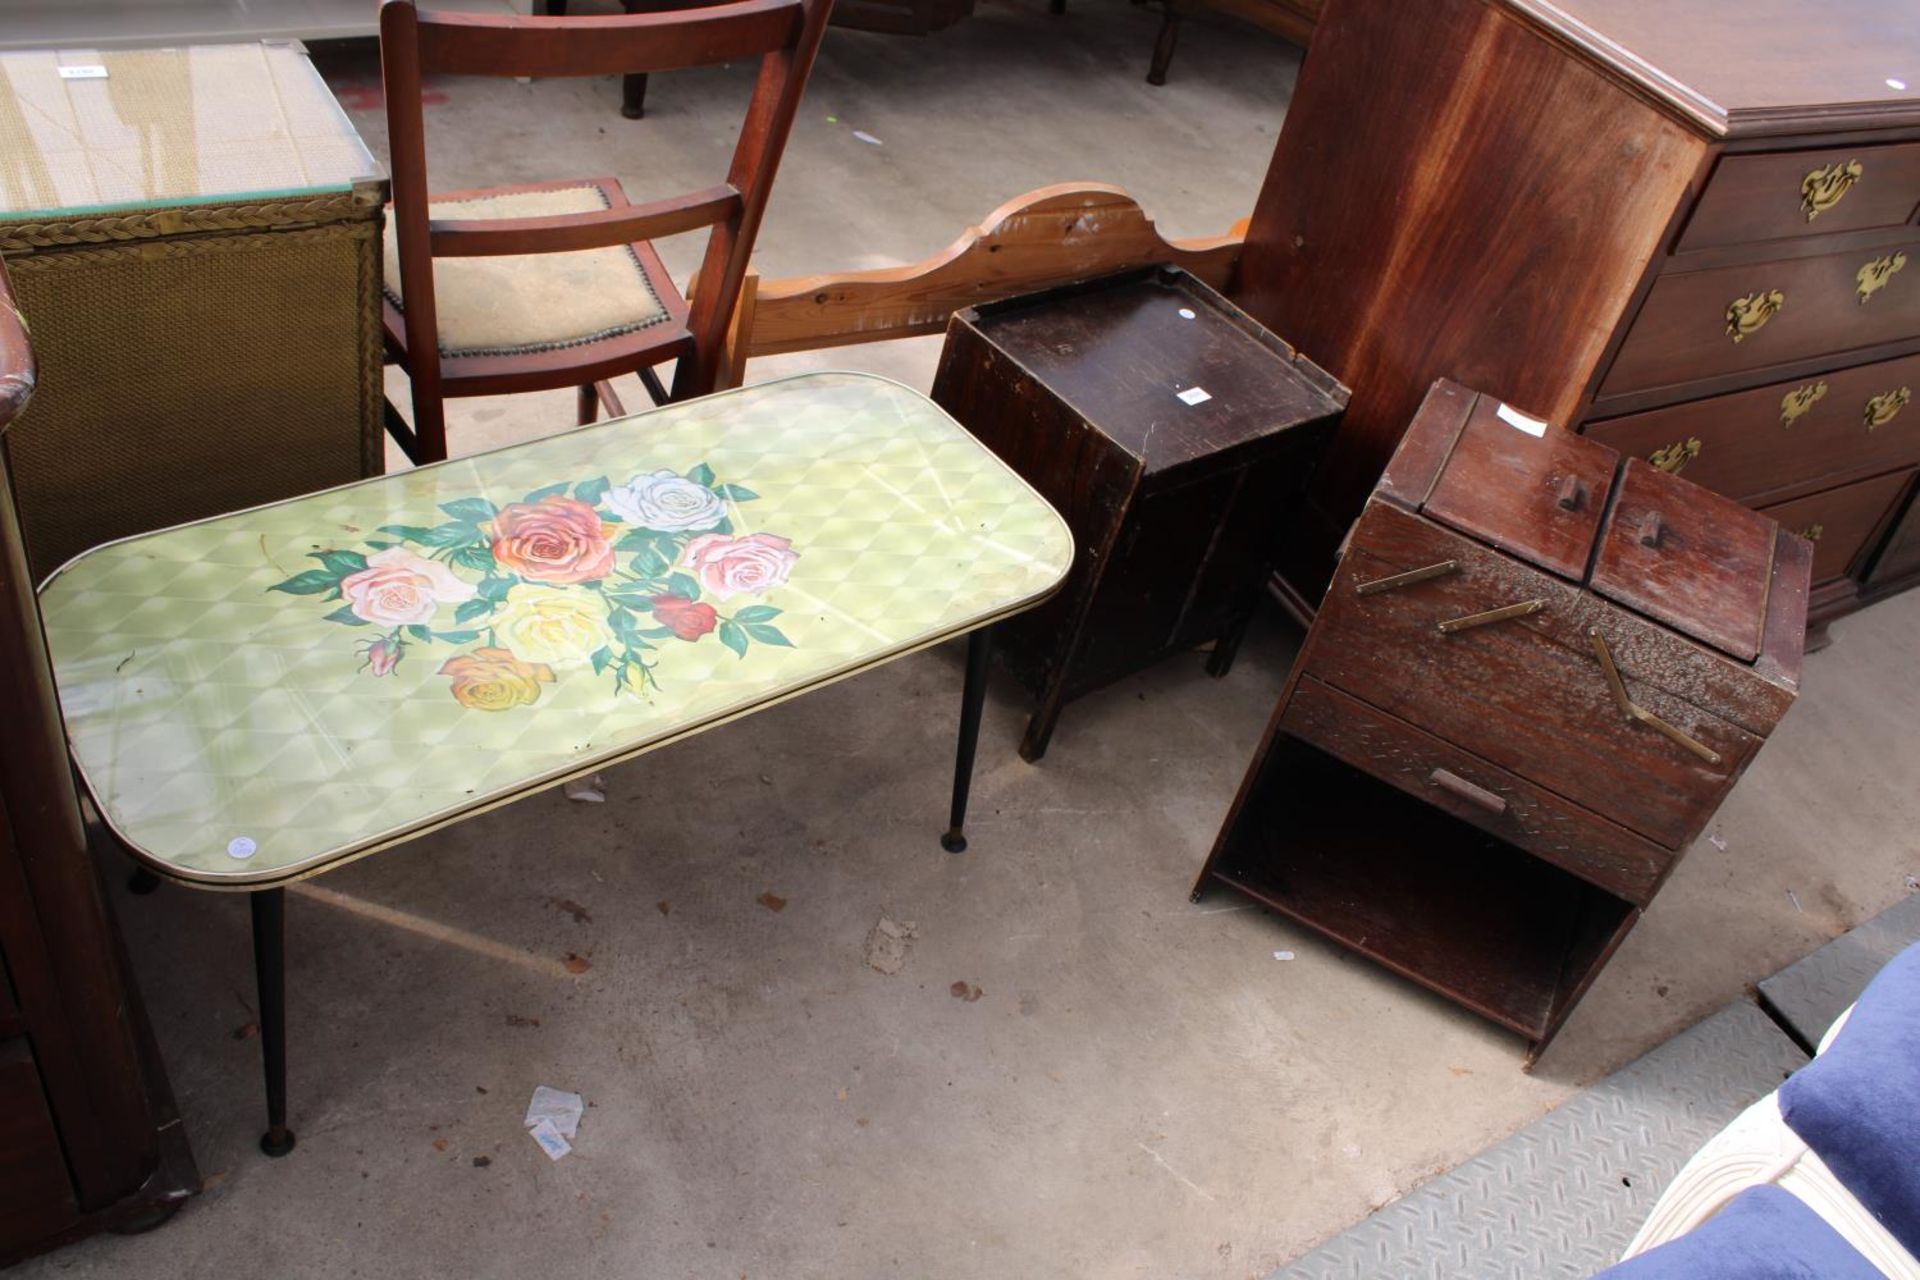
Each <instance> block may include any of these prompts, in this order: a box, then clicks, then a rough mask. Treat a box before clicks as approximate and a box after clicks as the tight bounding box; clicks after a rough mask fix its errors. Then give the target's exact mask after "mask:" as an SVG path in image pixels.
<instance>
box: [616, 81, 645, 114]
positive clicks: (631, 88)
mask: <svg viewBox="0 0 1920 1280" xmlns="http://www.w3.org/2000/svg"><path fill="white" fill-rule="evenodd" d="M620 114H621V115H623V116H625V117H626V118H627V119H629V120H639V119H642V118H643V117H645V115H646V114H647V73H646V72H644V71H632V72H628V73H627V74H626V75H625V76H623V77H622V78H621V80H620Z"/></svg>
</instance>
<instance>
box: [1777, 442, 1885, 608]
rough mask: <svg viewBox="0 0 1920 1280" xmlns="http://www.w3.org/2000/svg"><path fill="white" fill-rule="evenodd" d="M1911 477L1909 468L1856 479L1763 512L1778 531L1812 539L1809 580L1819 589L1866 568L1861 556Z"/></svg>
mask: <svg viewBox="0 0 1920 1280" xmlns="http://www.w3.org/2000/svg"><path fill="white" fill-rule="evenodd" d="M1913 474H1914V473H1913V470H1912V469H1911V468H1909V469H1908V470H1905V471H1896V472H1894V473H1892V474H1891V475H1884V476H1876V477H1874V478H1873V479H1871V480H1860V481H1857V482H1855V483H1853V484H1849V485H1842V486H1841V487H1840V488H1838V489H1828V490H1826V491H1825V492H1824V493H1816V494H1813V495H1812V496H1810V497H1806V498H1796V499H1794V500H1793V501H1792V502H1782V503H1779V504H1777V505H1775V506H1771V507H1767V508H1765V513H1766V514H1767V515H1769V516H1771V517H1773V518H1774V519H1775V520H1778V521H1779V522H1780V527H1781V528H1783V529H1787V530H1790V531H1791V532H1794V533H1797V534H1799V535H1800V536H1802V537H1812V538H1813V581H1814V585H1816V586H1818V585H1821V584H1823V583H1827V582H1831V581H1832V580H1834V579H1836V578H1844V577H1846V576H1848V574H1850V573H1852V572H1853V571H1854V570H1855V569H1856V568H1860V567H1864V566H1861V565H1860V559H1861V557H1862V556H1863V555H1864V554H1865V553H1866V551H1867V550H1868V546H1869V544H1870V543H1871V542H1872V541H1873V538H1874V535H1875V534H1877V533H1880V532H1881V531H1882V530H1884V529H1885V528H1886V527H1887V525H1888V523H1889V521H1890V520H1891V518H1892V516H1893V512H1894V507H1895V505H1896V504H1897V503H1898V502H1899V501H1900V500H1901V499H1902V498H1904V497H1905V496H1906V493H1907V487H1908V482H1909V481H1910V480H1912V478H1913ZM1816 533H1817V534H1818V535H1819V536H1817V537H1814V536H1813V535H1815V534H1816Z"/></svg>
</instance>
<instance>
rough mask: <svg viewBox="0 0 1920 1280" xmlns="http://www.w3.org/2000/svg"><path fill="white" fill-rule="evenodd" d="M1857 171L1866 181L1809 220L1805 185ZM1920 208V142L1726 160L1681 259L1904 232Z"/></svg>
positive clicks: (1685, 235)
mask: <svg viewBox="0 0 1920 1280" xmlns="http://www.w3.org/2000/svg"><path fill="white" fill-rule="evenodd" d="M1849 165H1856V166H1858V168H1859V170H1860V176H1859V177H1858V178H1857V179H1856V180H1854V181H1853V183H1852V185H1851V186H1849V187H1848V188H1847V189H1846V190H1845V192H1844V193H1843V194H1842V195H1841V196H1840V198H1839V199H1838V200H1837V201H1835V202H1834V203H1833V204H1832V205H1831V206H1830V207H1828V208H1825V209H1819V210H1817V211H1816V212H1815V213H1814V215H1813V216H1812V217H1811V218H1809V217H1808V216H1807V210H1808V206H1807V203H1806V198H1805V197H1804V196H1803V195H1802V192H1801V184H1802V183H1803V182H1805V181H1806V179H1807V178H1808V176H1809V175H1810V174H1814V173H1816V172H1818V171H1820V170H1824V169H1828V168H1830V167H1834V166H1838V167H1839V168H1840V169H1841V170H1843V171H1844V170H1845V169H1846V167H1847V166H1849ZM1915 208H1920V143H1903V144H1897V145H1888V146H1878V147H1875V146H1864V147H1839V148H1825V149H1821V150H1813V151H1778V152H1767V153H1760V154H1753V155H1730V156H1726V157H1723V158H1722V159H1721V161H1720V163H1719V164H1718V165H1716V166H1715V167H1714V170H1713V176H1712V177H1711V178H1709V179H1708V180H1707V189H1706V191H1705V192H1704V193H1703V194H1702V195H1701V197H1700V202H1699V203H1698V204H1696V205H1695V206H1694V209H1693V216H1692V217H1691V218H1689V219H1688V220H1687V227H1686V230H1685V231H1683V232H1681V234H1680V243H1679V245H1678V246H1677V250H1676V251H1677V252H1681V253H1685V252H1688V251H1690V250H1694V249H1706V248H1712V247H1713V246H1716V245H1723V244H1750V243H1753V242H1756V241H1762V240H1779V239H1789V238H1793V239H1797V238H1801V237H1805V236H1822V235H1831V234H1834V233H1835V232H1843V231H1865V230H1868V229H1870V228H1874V227H1897V226H1900V225H1901V224H1903V223H1905V222H1907V221H1909V220H1910V219H1911V218H1912V217H1913V211H1914V209H1915Z"/></svg>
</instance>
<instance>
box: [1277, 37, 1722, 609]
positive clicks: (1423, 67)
mask: <svg viewBox="0 0 1920 1280" xmlns="http://www.w3.org/2000/svg"><path fill="white" fill-rule="evenodd" d="M1706 153H1707V148H1706V142H1705V139H1704V138H1702V137H1701V136H1699V135H1698V134H1695V133H1692V132H1690V131H1689V130H1688V129H1687V128H1686V127H1684V126H1682V125H1681V124H1680V123H1679V122H1677V121H1676V120H1674V119H1672V118H1671V117H1669V116H1667V115H1665V114H1663V113H1662V112H1661V111H1659V110H1657V109H1655V108H1654V107H1653V106H1651V105H1649V104H1647V103H1645V102H1642V101H1640V100H1638V99H1635V98H1631V97H1628V96H1626V95H1623V94H1621V93H1619V92H1615V91H1614V90H1613V88H1612V84H1611V81H1610V79H1609V77H1608V75H1606V74H1605V73H1603V72H1602V71H1600V70H1599V69H1596V68H1594V67H1591V66H1588V65H1586V64H1583V63H1579V62H1575V61H1570V60H1569V59H1568V58H1566V57H1565V56H1563V54H1562V53H1561V51H1560V49H1559V48H1558V47H1557V46H1556V45H1555V44H1554V43H1553V42H1551V41H1549V40H1548V39H1546V38H1545V37H1544V36H1543V35H1541V34H1540V33H1539V32H1537V31H1535V30H1532V29H1530V28H1529V27H1528V25H1527V24H1526V23H1525V22H1523V21H1522V20H1521V19H1519V18H1517V17H1516V16H1514V15H1513V14H1511V13H1509V12H1507V11H1505V10H1503V9H1501V8H1499V7H1497V6H1493V5H1489V4H1486V3H1482V2H1481V0H1426V2H1424V3H1422V4H1420V5H1418V6H1405V5H1398V4H1380V3H1368V2H1365V0H1331V3H1329V4H1328V5H1327V9H1326V13H1325V15H1324V16H1323V18H1322V21H1321V23H1320V25H1319V27H1318V28H1317V29H1316V31H1315V34H1314V43H1313V48H1312V50H1311V52H1310V53H1309V55H1308V57H1307V60H1306V64H1305V66H1304V67H1303V69H1302V71H1301V75H1300V81H1299V84H1298V86H1297V87H1296V90H1295V93H1294V97H1293V101H1292V103H1291V105H1290V106H1289V108H1288V112H1287V120H1286V125H1285V128H1284V129H1283V130H1282V132H1281V135H1280V138H1279V141H1278V143H1277V145H1276V146H1275V149H1274V153H1273V159H1272V163H1271V166H1270V167H1269V170H1268V174H1267V179H1266V182H1265V184H1264V185H1263V186H1262V188H1261V192H1260V197H1259V200H1258V202H1257V203H1256V205H1255V207H1254V213H1253V217H1252V220H1251V222H1250V224H1249V228H1248V233H1247V244H1246V248H1245V250H1244V252H1243V255H1242V259H1241V282H1240V292H1239V297H1240V300H1241V301H1242V304H1243V305H1245V306H1246V307H1247V309H1248V310H1249V311H1251V312H1252V313H1253V314H1254V315H1255V316H1256V317H1258V318H1259V319H1260V320H1261V321H1263V322H1264V323H1265V324H1266V325H1267V326H1268V327H1269V328H1272V329H1273V330H1274V331H1275V332H1277V333H1280V334H1281V335H1283V336H1284V337H1286V338H1287V340H1288V341H1290V342H1293V343H1294V344H1295V345H1296V346H1298V347H1299V348H1300V350H1301V351H1303V352H1304V353H1305V354H1307V355H1308V356H1310V357H1311V358H1312V359H1313V360H1314V361H1316V362H1317V363H1319V364H1320V365H1321V366H1322V367H1324V368H1326V369H1327V370H1328V371H1329V372H1330V373H1332V374H1333V375H1334V376H1336V377H1338V378H1340V379H1341V381H1342V382H1344V383H1346V384H1347V385H1348V386H1350V387H1352V388H1353V391H1354V394H1353V399H1352V401H1351V402H1350V404H1349V405H1348V409H1347V415H1346V419H1345V421H1344V423H1343V425H1342V427H1341V430H1340V433H1339V435H1338V436H1337V438H1336V439H1335V441H1334V443H1333V445H1332V446H1331V448H1330V450H1329V453H1328V457H1327V460H1326V462H1325V464H1324V465H1323V468H1322V471H1321V473H1320V476H1319V477H1318V478H1317V479H1316V480H1315V483H1314V492H1313V507H1314V509H1315V513H1316V514H1317V517H1318V519H1317V522H1316V523H1315V525H1313V526H1309V527H1308V528H1305V529H1303V530H1302V531H1301V534H1300V535H1299V536H1297V537H1295V538H1293V539H1291V540H1290V541H1291V542H1292V544H1293V545H1292V547H1291V548H1290V549H1289V551H1288V552H1287V555H1288V557H1289V562H1288V563H1286V564H1285V565H1284V568H1285V570H1286V572H1287V574H1288V577H1289V579H1290V580H1292V581H1293V582H1294V584H1295V586H1296V588H1298V589H1299V590H1300V591H1301V592H1302V594H1304V595H1306V596H1307V597H1308V598H1312V597H1313V596H1314V595H1315V594H1317V589H1318V586H1319V584H1320V583H1322V582H1324V581H1325V580H1326V575H1327V571H1328V569H1329V568H1330V564H1331V551H1332V548H1333V546H1334V544H1335V543H1336V542H1337V541H1338V539H1339V537H1340V534H1341V533H1342V532H1344V530H1345V528H1346V526H1347V524H1348V523H1349V522H1351V520H1352V519H1353V518H1354V517H1355V516H1356V515H1357V514H1358V513H1359V510H1360V507H1361V505H1362V504H1363V503H1364V502H1365V500H1366V496H1367V493H1368V491H1369V490H1370V489H1371V487H1372V485H1373V482H1374V480H1375V479H1376V478H1377V477H1378V476H1379V474H1380V471H1381V468H1382V467H1383V466H1384V465H1385V463H1386V461H1387V458H1388V457H1389V456H1390V455H1391V454H1392V452H1393V447H1394V444H1395V443H1396V442H1397V441H1398V440H1399V438H1400V433H1401V431H1402V430H1403V429H1404V428H1405V426H1406V424H1407V422H1408V421H1409V420H1410V419H1411V418H1412V417H1413V414H1414V412H1415V411H1416V410H1417V409H1418V408H1419V405H1420V401H1421V398H1422V396H1424V395H1425V393H1426V390H1427V387H1428V386H1429V385H1430V384H1431V383H1432V382H1433V381H1434V379H1436V378H1439V377H1442V376H1445V377H1452V378H1456V379H1458V380H1459V381H1461V382H1464V383H1467V384H1469V385H1472V386H1474V387H1476V388H1478V389H1480V390H1481V391H1483V392H1486V393H1489V394H1492V395H1494V396H1497V397H1499V398H1500V399H1503V400H1506V401H1507V402H1509V403H1511V404H1513V405H1514V406H1515V407H1517V408H1519V409H1521V410H1523V411H1525V412H1527V413H1530V414H1532V415H1534V416H1536V417H1544V418H1547V419H1549V420H1550V421H1552V422H1554V423H1555V424H1556V425H1559V426H1567V425H1570V424H1571V423H1573V422H1574V421H1575V420H1577V417H1578V411H1579V409H1580V407H1581V402H1582V399H1583V393H1584V388H1585V386H1586V384H1587V382H1588V380H1589V378H1590V377H1591V375H1592V374H1593V372H1594V371H1595V370H1596V368H1597V367H1598V365H1599V362H1600V360H1601V357H1602V355H1603V353H1604V351H1605V349H1606V346H1607V341H1608V338H1609V335H1610V333H1611V329H1612V318H1613V317H1614V316H1616V315H1617V314H1619V313H1620V312H1621V311H1622V310H1623V309H1625V307H1626V306H1627V304H1628V302H1629V300H1630V298H1631V296H1632V294H1633V292H1634V289H1635V287H1636V285H1637V284H1638V283H1639V281H1640V279H1641V276H1642V274H1643V272H1644V271H1645V269H1646V267H1647V265H1648V263H1649V262H1650V260H1651V259H1652V258H1653V256H1654V255H1655V253H1657V252H1658V251H1659V250H1660V248H1661V246H1662V245H1663V243H1664V241H1665V240H1666V237H1667V234H1668V231H1669V228H1670V227H1671V226H1672V224H1673V221H1674V218H1675V209H1676V206H1677V205H1678V203H1679V202H1680V200H1681V198H1682V196H1683V195H1684V194H1685V193H1686V192H1687V190H1688V186H1689V184H1690V183H1691V182H1692V181H1693V180H1694V179H1695V175H1696V174H1697V173H1698V172H1699V171H1700V169H1701V168H1702V166H1703V164H1704V161H1705V158H1706ZM1722 305H1723V306H1724V305H1725V304H1724V302H1723V303H1722Z"/></svg>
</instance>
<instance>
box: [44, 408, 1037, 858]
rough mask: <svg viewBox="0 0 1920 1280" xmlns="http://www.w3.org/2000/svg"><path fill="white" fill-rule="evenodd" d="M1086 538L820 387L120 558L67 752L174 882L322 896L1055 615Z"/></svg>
mask: <svg viewBox="0 0 1920 1280" xmlns="http://www.w3.org/2000/svg"><path fill="white" fill-rule="evenodd" d="M1072 554H1073V548H1072V542H1071V539H1070V537H1069V535H1068V533H1067V530H1066V527H1065V526H1064V524H1063V523H1062V522H1061V520H1060V518H1059V517H1058V516H1057V515H1056V514H1055V513H1054V512H1053V510H1052V509H1051V508H1050V507H1048V506H1047V505H1046V503H1045V502H1043V501H1042V500H1041V499H1040V498H1039V497H1038V496H1037V495H1035V494H1034V493H1033V491H1032V490H1031V489H1029V488H1028V487H1027V486H1026V484H1025V483H1024V482H1023V481H1021V480H1020V479H1019V478H1018V477H1017V476H1015V475H1014V474H1013V473H1012V472H1011V471H1009V470H1008V469H1007V468H1006V467H1005V466H1004V465H1003V464H1001V463H1000V462H999V461H998V460H997V459H996V458H994V457H993V456H992V455H991V454H990V453H988V452H987V451H986V450H985V449H984V448H982V447H981V446H980V445H979V444H978V443H976V442H975V441H974V440H973V439H972V437H970V436H968V435H967V434H966V433H965V432H964V431H962V430H961V429H960V428H959V427H958V426H957V425H956V424H955V423H954V422H953V421H952V420H951V419H949V418H948V417H947V416H946V415H945V414H943V413H942V412H940V410H939V409H937V408H936V407H934V406H933V405H932V404H931V403H930V402H928V401H927V400H926V399H925V398H924V397H922V396H920V395H918V394H917V393H915V392H913V391H910V390H908V389H906V388H904V387H901V386H899V385H897V384H895V383H892V382H888V381H886V380H884V379H881V378H874V377H869V376H865V375H859V374H838V373H835V374H808V375H804V376H801V377H796V378H790V379H786V380H784V381H779V382H773V383H767V384H764V385H761V386H758V387H751V388H747V389H745V390H742V391H734V392H727V393H724V394H721V395H718V396H712V397H708V398H707V399H704V400H699V401H694V402H691V403H688V404H684V405H670V406H667V407H665V408H661V409H656V410H653V411H651V412H648V413H644V414H639V415H635V416H633V417H631V418H625V419H621V420H618V421H614V422H609V423H602V424H600V425H598V426H594V427H588V428H585V429H583V430H579V431H573V432H569V433H566V434H564V435H559V436H553V437H549V438H546V439H543V440H539V441H535V442H533V443H530V444H524V445H517V446H514V447H511V448H507V449H502V450H498V451H496V452H493V453H489V454H483V455H480V456H477V457H473V458H468V459H461V460H457V461H453V462H448V463H441V464H438V465H436V466H430V467H423V468H420V469H418V470H414V471H409V472H404V473H400V474H398V475H394V476H390V477H384V478H381V479H377V480H370V481H365V482H363V483H360V484H355V485H348V486H346V487H344V488H339V489H333V490H329V491H327V492H324V493H318V494H313V495H310V496H308V497H304V498H298V499H294V500H292V501H288V502H281V503H276V504H274V505H272V506H267V507H260V508H256V509H254V510H252V511H245V512H240V513H238V514H235V515H230V516H223V517H220V518H218V519H214V520H207V521H202V522H200V523H198V524H192V525H184V526H181V527H179V528H176V529H170V530H165V531H162V532H159V533H153V534H147V535H143V536H141V537H136V538H131V539H128V540H125V541H122V542H117V543H113V544H110V545H108V546H104V547H100V548H97V549H95V550H93V551H91V552H88V553H87V554H86V555H83V556H81V557H80V558H79V559H77V560H75V561H73V562H72V563H71V564H69V565H67V566H66V567H65V568H63V569H62V570H60V572H59V573H57V574H56V575H55V576H54V577H53V578H52V579H51V580H50V581H49V582H48V583H47V584H46V585H45V586H44V587H43V588H42V591H41V608H42V613H43V615H44V617H45V621H46V630H47V639H48V644H49V647H50V648H51V650H52V653H53V659H54V666H55V672H56V677H57V679H58V682H59V685H60V695H61V705H62V708H63V710H64V712H65V715H66V719H67V730H68V736H69V738H70V740H71V742H72V746H73V752H74V757H75V759H76V761H77V762H78V764H79V767H80V770H81V772H82V774H83V775H84V776H85V778H86V780H87V784H88V787H89V789H90V790H91V791H92V793H93V796H94V798H95V800H96V801H97V802H98V804H99V805H100V807H101V809H102V811H103V813H104V814H105V816H106V818H107V820H108V822H109V823H110V824H111V825H112V826H113V828H114V829H115V831H116V832H118V833H119V835H120V836H121V838H122V839H123V840H125V841H126V842H127V843H128V844H129V845H130V846H131V847H132V848H133V849H134V850H135V851H136V852H138V853H141V854H143V855H144V856H146V857H148V858H150V859H152V860H153V861H154V862H155V863H157V864H158V865H159V866H160V868H161V869H163V870H165V871H167V872H168V873H169V874H171V875H173V876H175V877H178V878H181V879H186V880H190V881H194V882H199V883H204V884H209V885H222V884H225V885H232V886H235V887H242V886H258V885H261V884H268V883H274V882H277V881H284V880H286V879H289V878H293V877H296V876H299V875H303V874H308V873H311V872H313V871H315V870H318V869H321V868H323V867H326V866H329V865H332V864H334V863H337V862H339V861H341V860H344V859H347V858H351V857H354V856H356V855H359V854H362V853H366V852H370V851H372V850H374V849H378V848H382V847H385V846H387V845H389V844H393V843H396V842H398V841H400V840H403V839H406V838H408V837H410V836H413V835H417V834H419V833H420V832H422V831H425V830H428V829H431V828H432V827H434V826H437V825H440V824H443V823H445V822H447V821H451V820H453V819H456V818H459V817H462V816H465V815H467V814H470V813H472V812H474V811H477V810H479V809H481V808H485V807H487V806H489V805H492V804H497V803H500V802H503V801H505V800H508V799H511V798H513V797H515V796H518V795H521V794H524V793H526V792H529V791H532V790H535V789H537V788H540V787H543V786H548V785H551V784H553V783H555V782H558V781H560V780H562V779H565V778H568V777H572V776H575V775H578V774H582V773H586V772H589V771H591V770H592V769H594V768H596V767H598V766H600V765H604V764H606V763H608V762H609V761H612V760H617V759H622V758H625V757H628V756H632V755H635V754H638V753H640V752H642V751H645V750H648V749H650V748H652V747H656V746H660V745H662V744H664V743H666V742H669V741H671V740H674V739H676V738H679V737H683V736H686V735H687V734H690V733H694V732H698V731H700V730H702V729H704V728H707V727H710V726H712V725H714V724H716V723H718V722H720V721H722V720H724V719H727V718H730V717H732V716H736V715H738V714H741V713H742V712H745V711H749V710H752V709H753V708H755V707H758V706H762V705H766V704H768V703H771V702H774V701H777V700H780V699H782V698H785V697H788V696H791V695H793V694H795V693H798V692H802V691H804V690H807V689H809V688H812V687H814V686H817V685H819V684H822V683H824V682H826V681H829V680H833V679H835V678H838V677H839V676H843V675H846V674H848V673H850V672H853V671H857V670H860V669H863V668H865V667H869V666H873V665H876V664H878V663H880V662H884V661H886V660H888V659H890V658H893V657H897V656H899V655H901V654H903V653H906V652H909V651H911V650H913V649H916V648H919V647H922V646H925V645H927V644H931V643H934V642H936V641H938V640H941V639H944V638H946V637H948V636H952V635H956V634H959V633H961V632H964V631H967V630H970V629H971V628H973V627H975V626H977V625H981V624H982V623H985V622H988V621H991V620H993V619H995V618H997V617H1000V616H1003V615H1005V614H1008V613H1012V612H1015V611H1017V610H1019V609H1021V608H1023V607H1026V606H1027V605H1030V604H1033V603H1036V602H1037V601H1038V600H1040V599H1042V598H1044V597H1045V596H1046V595H1047V594H1048V593H1049V592H1051V591H1052V590H1053V589H1054V588H1055V587H1057V586H1058V585H1059V583H1060V581H1061V579H1062V577H1063V576H1064V575H1065V573H1066V570H1067V567H1068V564H1069V562H1070V560H1071V558H1072Z"/></svg>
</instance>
